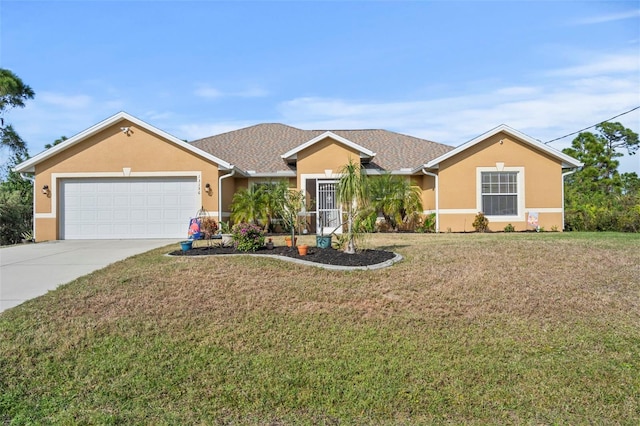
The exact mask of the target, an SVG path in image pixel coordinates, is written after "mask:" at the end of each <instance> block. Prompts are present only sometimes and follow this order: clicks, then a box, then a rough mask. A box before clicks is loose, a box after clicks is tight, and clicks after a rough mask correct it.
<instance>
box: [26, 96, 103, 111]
mask: <svg viewBox="0 0 640 426" xmlns="http://www.w3.org/2000/svg"><path fill="white" fill-rule="evenodd" d="M38 100H39V101H42V102H45V103H47V104H49V105H53V106H57V107H60V108H67V109H82V108H87V107H88V106H89V105H91V102H92V99H91V97H90V96H87V95H66V94H62V93H53V92H42V93H38Z"/></svg>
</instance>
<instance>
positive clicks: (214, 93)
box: [193, 86, 224, 99]
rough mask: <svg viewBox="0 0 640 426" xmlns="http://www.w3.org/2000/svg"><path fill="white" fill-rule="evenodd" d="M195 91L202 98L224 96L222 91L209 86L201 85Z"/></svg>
mask: <svg viewBox="0 0 640 426" xmlns="http://www.w3.org/2000/svg"><path fill="white" fill-rule="evenodd" d="M193 93H194V94H195V95H196V96H198V97H200V98H206V99H218V98H221V97H222V96H224V95H223V94H222V92H221V91H219V90H218V89H214V88H213V87H209V86H200V87H198V88H197V89H196V90H195V92H193Z"/></svg>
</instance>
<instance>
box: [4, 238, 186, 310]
mask: <svg viewBox="0 0 640 426" xmlns="http://www.w3.org/2000/svg"><path fill="white" fill-rule="evenodd" d="M169 244H178V240H168V239H149V240H67V241H50V242H43V243H36V244H21V245H16V246H9V247H2V248H0V312H2V311H4V310H6V309H9V308H12V307H14V306H17V305H19V304H21V303H22V302H24V301H26V300H29V299H32V298H34V297H38V296H41V295H43V294H45V293H47V292H48V291H49V290H54V289H55V288H56V287H58V286H59V285H61V284H66V283H68V282H70V281H73V280H74V279H76V278H79V277H81V276H83V275H87V274H89V273H91V272H93V271H95V270H98V269H101V268H104V267H105V266H107V265H109V264H111V263H114V262H117V261H119V260H122V259H126V258H127V257H130V256H133V255H136V254H139V253H144V252H146V251H149V250H152V249H155V248H159V247H164V246H166V245H169Z"/></svg>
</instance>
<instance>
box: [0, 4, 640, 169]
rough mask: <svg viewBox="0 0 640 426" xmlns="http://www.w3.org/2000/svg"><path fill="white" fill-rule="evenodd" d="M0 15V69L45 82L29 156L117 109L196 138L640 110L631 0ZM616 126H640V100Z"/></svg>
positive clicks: (410, 128)
mask: <svg viewBox="0 0 640 426" xmlns="http://www.w3.org/2000/svg"><path fill="white" fill-rule="evenodd" d="M0 24H1V26H0V66H1V67H3V68H9V69H11V70H12V71H13V72H15V73H16V74H18V75H19V76H20V77H21V78H22V79H23V80H24V82H25V83H27V84H29V85H30V86H31V87H32V88H33V89H34V90H35V92H36V97H35V99H33V100H32V101H30V102H29V103H28V106H27V107H26V108H24V109H18V110H12V111H11V112H10V113H9V114H8V115H7V116H6V118H7V120H8V121H9V122H12V123H13V125H14V127H15V128H16V129H17V130H18V132H19V133H20V134H21V136H22V137H23V139H25V140H26V141H27V143H28V145H29V151H30V153H31V155H35V154H37V153H38V152H40V151H42V149H43V147H44V145H45V144H46V143H51V142H53V141H54V140H55V139H57V138H58V137H60V136H62V135H65V136H68V137H70V136H73V135H74V134H76V133H78V132H80V131H82V130H84V129H86V128H87V127H90V126H92V125H93V124H96V123H97V122H99V121H101V120H103V119H105V118H107V117H109V116H111V115H113V114H115V113H117V112H118V111H126V112H128V113H130V114H132V115H134V116H137V117H138V118H140V119H142V120H144V121H147V122H148V123H149V124H152V125H154V126H156V127H158V128H160V129H162V130H164V131H166V132H168V133H171V134H173V135H175V136H177V137H179V138H181V139H187V140H194V139H198V138H202V137H206V136H210V135H213V134H217V133H221V132H225V131H229V130H233V129H238V128H241V127H246V126H250V125H253V124H257V123H262V122H279V123H284V124H288V125H292V126H296V127H300V128H304V129H353V128H383V129H387V130H392V131H397V132H400V133H405V134H410V135H413V136H418V137H422V138H425V139H430V140H434V141H437V142H441V143H446V144H449V145H453V146H457V145H460V144H462V143H464V142H466V141H467V140H469V139H471V138H473V137H475V136H478V135H479V134H481V133H484V132H485V131H488V130H490V129H492V128H493V127H496V126H497V125H500V124H502V123H504V124H508V125H510V126H511V127H514V128H516V129H518V130H520V131H522V132H524V133H527V134H528V135H530V136H532V137H534V138H537V139H539V140H541V141H543V142H546V141H548V140H551V139H555V138H557V137H560V136H563V135H565V134H567V133H571V132H574V131H577V130H580V129H582V128H584V127H587V126H590V125H593V124H595V123H598V122H600V121H602V120H606V119H608V118H610V117H613V116H615V115H617V114H620V113H622V112H625V111H627V110H630V109H632V108H634V107H637V106H640V3H639V2H638V1H615V2H612V1H609V2H593V1H589V2H580V1H566V2H554V1H544V2H533V1H522V2H520V1H513V2H506V1H502V2H500V1H494V2H486V1H472V2H456V1H452V2H444V1H433V2H431V1H422V2H417V1H416V2H405V1H390V2H382V1H355V2H338V1H325V2H312V1H298V2H294V1H287V2H270V1H260V2H248V1H236V2H221V1H91V0H86V1H66V2H65V1H41V2H40V1H29V0H20V1H11V0H1V1H0ZM616 121H620V122H622V123H623V124H624V125H625V126H627V127H630V128H631V129H633V130H634V131H636V132H640V110H636V111H634V112H632V113H630V114H626V115H624V116H622V117H619V118H617V119H616ZM572 139H573V137H568V138H565V139H562V140H561V141H558V142H554V143H552V144H551V145H550V146H553V147H554V148H557V149H562V148H564V147H566V146H569V145H570V143H571V140H572ZM621 170H622V171H636V172H640V155H635V156H633V157H626V158H624V159H623V160H622V166H621Z"/></svg>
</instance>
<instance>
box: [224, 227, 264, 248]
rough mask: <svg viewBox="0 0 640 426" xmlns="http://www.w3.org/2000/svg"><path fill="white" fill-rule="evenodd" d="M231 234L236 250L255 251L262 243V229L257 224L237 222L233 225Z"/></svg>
mask: <svg viewBox="0 0 640 426" xmlns="http://www.w3.org/2000/svg"><path fill="white" fill-rule="evenodd" d="M231 234H232V235H233V243H234V245H235V247H236V249H237V250H238V251H244V252H248V251H256V250H258V249H259V248H260V247H262V246H263V245H264V231H263V229H262V228H261V227H259V226H258V225H254V224H251V223H244V222H243V223H238V224H237V225H234V226H233V228H232V230H231Z"/></svg>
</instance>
